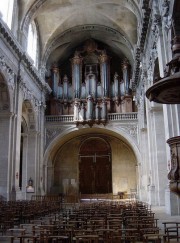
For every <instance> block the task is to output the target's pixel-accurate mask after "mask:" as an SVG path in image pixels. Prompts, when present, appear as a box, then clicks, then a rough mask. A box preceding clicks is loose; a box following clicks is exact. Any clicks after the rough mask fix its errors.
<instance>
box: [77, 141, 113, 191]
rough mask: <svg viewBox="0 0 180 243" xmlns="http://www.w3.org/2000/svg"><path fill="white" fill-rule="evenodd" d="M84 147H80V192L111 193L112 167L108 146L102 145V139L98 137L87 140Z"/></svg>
mask: <svg viewBox="0 0 180 243" xmlns="http://www.w3.org/2000/svg"><path fill="white" fill-rule="evenodd" d="M106 145H107V144H106ZM86 146H90V148H89V147H88V148H87V147H86ZM85 147H86V148H84V149H81V154H80V163H79V191H80V192H81V194H95V193H111V192H112V168H111V155H110V151H109V150H110V149H109V147H108V146H104V144H103V141H102V140H100V141H99V140H98V139H96V140H94V139H93V140H91V143H89V141H88V142H87V143H86V144H85ZM98 148H99V149H98Z"/></svg>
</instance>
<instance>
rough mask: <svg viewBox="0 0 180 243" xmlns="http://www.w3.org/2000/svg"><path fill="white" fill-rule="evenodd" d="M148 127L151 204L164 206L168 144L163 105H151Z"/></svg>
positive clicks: (148, 114)
mask: <svg viewBox="0 0 180 243" xmlns="http://www.w3.org/2000/svg"><path fill="white" fill-rule="evenodd" d="M149 105H150V107H149V111H147V127H148V142H149V168H148V169H147V173H148V181H149V183H148V184H149V197H150V198H149V202H150V203H151V204H152V205H164V201H165V190H166V184H167V176H166V173H167V167H166V160H167V158H166V154H165V153H164V151H165V150H166V144H165V143H162V141H165V132H164V130H165V129H164V120H163V109H162V105H161V104H154V103H151V104H150V103H149Z"/></svg>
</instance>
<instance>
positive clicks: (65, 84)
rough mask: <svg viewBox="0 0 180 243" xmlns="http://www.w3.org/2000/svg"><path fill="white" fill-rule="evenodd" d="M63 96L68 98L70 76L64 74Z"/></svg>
mask: <svg viewBox="0 0 180 243" xmlns="http://www.w3.org/2000/svg"><path fill="white" fill-rule="evenodd" d="M63 98H64V99H65V100H68V77H67V75H64V78H63Z"/></svg>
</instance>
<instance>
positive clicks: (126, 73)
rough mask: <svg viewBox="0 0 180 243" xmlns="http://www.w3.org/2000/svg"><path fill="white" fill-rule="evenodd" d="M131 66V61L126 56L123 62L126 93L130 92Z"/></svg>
mask: <svg viewBox="0 0 180 243" xmlns="http://www.w3.org/2000/svg"><path fill="white" fill-rule="evenodd" d="M129 68H130V65H129V62H128V60H127V58H125V59H124V61H123V62H122V71H123V80H124V88H125V95H128V94H129V82H130V77H129V76H130V75H129V71H130V70H129Z"/></svg>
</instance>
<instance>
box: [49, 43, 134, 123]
mask: <svg viewBox="0 0 180 243" xmlns="http://www.w3.org/2000/svg"><path fill="white" fill-rule="evenodd" d="M113 62H116V60H113V58H111V57H110V56H109V55H108V54H107V51H106V50H104V49H103V50H101V49H98V48H97V44H96V43H95V42H94V41H93V40H88V41H87V42H86V43H85V45H84V47H83V49H82V50H76V51H75V53H74V55H73V57H72V58H71V59H70V61H69V63H70V69H69V73H63V72H64V71H63V68H61V66H60V67H57V66H53V67H52V69H51V80H50V86H51V88H52V96H51V98H50V99H49V109H48V111H49V115H74V122H75V123H76V124H77V125H78V124H89V125H93V124H94V123H96V124H100V123H103V124H105V123H106V122H107V117H108V113H122V112H124V113H127V112H132V111H133V105H132V103H133V101H132V91H131V88H130V76H131V67H130V64H129V62H128V60H127V58H124V59H122V61H121V62H120V63H119V69H118V70H116V71H114V73H113V70H111V66H112V63H113Z"/></svg>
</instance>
